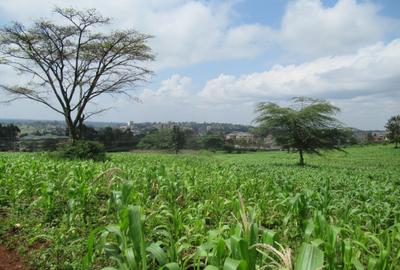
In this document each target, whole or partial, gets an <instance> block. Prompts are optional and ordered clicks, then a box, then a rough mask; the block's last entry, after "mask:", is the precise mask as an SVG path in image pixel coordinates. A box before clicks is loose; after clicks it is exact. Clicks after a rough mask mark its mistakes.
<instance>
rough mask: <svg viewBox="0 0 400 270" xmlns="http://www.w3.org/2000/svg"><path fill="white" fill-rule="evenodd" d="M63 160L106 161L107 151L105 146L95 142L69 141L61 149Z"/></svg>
mask: <svg viewBox="0 0 400 270" xmlns="http://www.w3.org/2000/svg"><path fill="white" fill-rule="evenodd" d="M59 154H60V157H61V158H66V159H92V160H95V161H104V160H106V150H105V147H104V145H103V144H101V143H98V142H94V141H84V140H78V141H69V142H67V143H66V144H63V145H62V146H61V147H60V149H59Z"/></svg>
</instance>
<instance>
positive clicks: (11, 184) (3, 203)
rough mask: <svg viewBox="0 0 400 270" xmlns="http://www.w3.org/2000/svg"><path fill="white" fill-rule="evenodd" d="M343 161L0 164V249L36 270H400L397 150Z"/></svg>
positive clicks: (264, 156)
mask: <svg viewBox="0 0 400 270" xmlns="http://www.w3.org/2000/svg"><path fill="white" fill-rule="evenodd" d="M346 151H347V153H342V152H330V153H326V154H324V155H323V156H306V163H307V166H305V167H304V168H302V167H299V166H297V165H296V162H297V159H298V156H297V155H296V154H288V153H286V152H264V153H249V154H211V153H201V154H198V155H195V154H181V155H173V154H155V153H119V154H112V155H110V160H109V161H107V162H105V163H95V162H89V161H57V160H54V159H51V158H49V156H48V155H46V154H37V153H36V154H23V153H2V154H0V207H1V208H0V241H1V243H2V244H4V245H7V246H9V247H14V248H16V249H17V250H18V251H19V252H20V254H24V258H26V259H27V262H28V263H30V264H31V265H32V266H33V267H34V268H36V269H85V268H87V269H101V268H102V267H106V266H110V267H111V266H112V267H115V268H116V269H159V268H160V267H161V266H165V265H166V266H165V267H164V268H163V269H204V268H205V266H206V265H208V268H207V269H208V270H213V269H249V270H252V269H289V268H291V267H292V268H293V269H313V268H312V267H311V266H309V267H308V268H307V267H306V266H304V267H303V268H302V265H303V263H304V265H306V263H307V260H308V262H311V263H315V264H316V265H317V268H318V265H320V264H321V260H323V262H322V263H323V265H324V269H400V150H397V149H393V147H392V146H369V147H355V148H349V149H347V150H346ZM240 197H242V200H241V199H240ZM25 254H27V255H25ZM307 255H309V256H310V257H308V258H307ZM85 256H86V257H85ZM302 259H304V261H302ZM213 266H214V267H213ZM285 267H286V268H285ZM110 269H111V268H110Z"/></svg>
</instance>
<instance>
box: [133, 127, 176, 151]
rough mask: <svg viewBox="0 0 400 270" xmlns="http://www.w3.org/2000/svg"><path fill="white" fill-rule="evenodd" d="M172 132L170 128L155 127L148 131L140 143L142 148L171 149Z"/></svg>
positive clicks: (139, 146)
mask: <svg viewBox="0 0 400 270" xmlns="http://www.w3.org/2000/svg"><path fill="white" fill-rule="evenodd" d="M171 144H172V134H171V130H170V129H161V130H158V129H154V130H152V131H150V132H149V133H147V134H146V135H145V136H144V137H143V138H142V139H141V140H140V141H139V144H138V148H140V149H159V150H167V149H171Z"/></svg>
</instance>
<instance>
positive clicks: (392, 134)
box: [385, 115, 400, 148]
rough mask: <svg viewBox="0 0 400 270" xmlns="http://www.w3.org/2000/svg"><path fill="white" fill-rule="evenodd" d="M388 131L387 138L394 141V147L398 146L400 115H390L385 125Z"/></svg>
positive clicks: (399, 141)
mask: <svg viewBox="0 0 400 270" xmlns="http://www.w3.org/2000/svg"><path fill="white" fill-rule="evenodd" d="M385 128H386V131H387V132H388V138H389V139H390V141H391V142H394V143H395V148H398V144H399V143H400V115H396V116H392V117H391V118H390V119H389V120H388V122H387V123H386V125H385Z"/></svg>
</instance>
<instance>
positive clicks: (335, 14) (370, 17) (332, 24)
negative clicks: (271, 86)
mask: <svg viewBox="0 0 400 270" xmlns="http://www.w3.org/2000/svg"><path fill="white" fill-rule="evenodd" d="M379 10H380V8H379V6H377V5H375V4H373V3H371V2H357V1H356V0H339V1H338V2H337V3H336V4H335V5H334V6H333V7H326V6H323V4H322V3H321V1H320V0H298V1H292V2H291V3H290V4H289V5H288V7H287V9H286V12H285V15H284V17H283V19H282V24H281V29H280V30H279V39H280V43H281V44H282V45H283V46H285V47H286V48H287V49H288V50H290V51H292V52H294V53H298V54H305V55H308V56H321V55H334V54H343V53H349V52H353V51H355V50H357V49H358V48H360V47H364V46H366V45H370V44H372V43H375V42H377V41H381V40H383V38H384V37H385V34H387V33H389V32H391V31H394V30H395V29H396V27H398V26H399V22H398V21H396V20H394V19H389V18H386V17H384V16H382V15H380V14H379Z"/></svg>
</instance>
